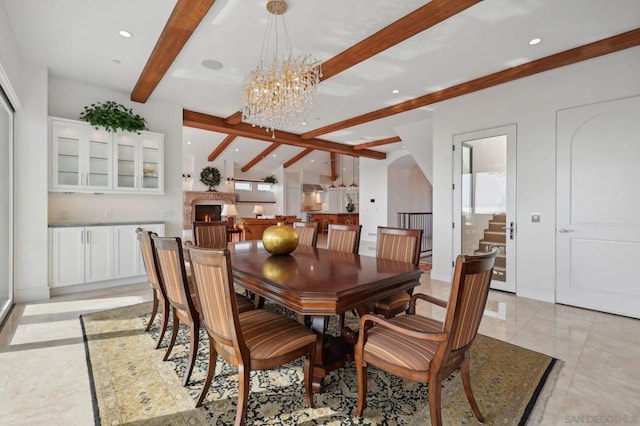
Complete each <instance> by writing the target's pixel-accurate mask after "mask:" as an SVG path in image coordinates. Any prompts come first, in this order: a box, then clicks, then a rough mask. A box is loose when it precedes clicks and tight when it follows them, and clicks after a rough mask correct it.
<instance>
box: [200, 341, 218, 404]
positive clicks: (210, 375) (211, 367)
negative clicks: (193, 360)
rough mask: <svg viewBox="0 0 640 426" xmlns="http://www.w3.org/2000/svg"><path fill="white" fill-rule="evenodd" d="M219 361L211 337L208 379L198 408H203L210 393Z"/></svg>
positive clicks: (201, 393)
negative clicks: (203, 403)
mask: <svg viewBox="0 0 640 426" xmlns="http://www.w3.org/2000/svg"><path fill="white" fill-rule="evenodd" d="M217 359H218V353H217V352H216V349H215V347H214V345H213V339H212V338H211V336H209V368H208V369H207V378H206V379H205V380H204V386H203V387H202V390H201V391H200V396H199V397H198V401H197V402H196V408H198V407H200V406H202V401H204V398H205V397H206V396H207V393H209V386H211V380H212V379H213V376H214V374H215V373H216V361H217Z"/></svg>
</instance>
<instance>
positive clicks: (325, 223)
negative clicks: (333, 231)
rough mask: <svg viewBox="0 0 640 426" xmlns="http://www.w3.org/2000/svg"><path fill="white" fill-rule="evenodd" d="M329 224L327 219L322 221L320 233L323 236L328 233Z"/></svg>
mask: <svg viewBox="0 0 640 426" xmlns="http://www.w3.org/2000/svg"><path fill="white" fill-rule="evenodd" d="M330 224H331V221H330V220H329V219H322V228H321V231H320V232H322V233H323V234H325V233H328V232H329V225H330Z"/></svg>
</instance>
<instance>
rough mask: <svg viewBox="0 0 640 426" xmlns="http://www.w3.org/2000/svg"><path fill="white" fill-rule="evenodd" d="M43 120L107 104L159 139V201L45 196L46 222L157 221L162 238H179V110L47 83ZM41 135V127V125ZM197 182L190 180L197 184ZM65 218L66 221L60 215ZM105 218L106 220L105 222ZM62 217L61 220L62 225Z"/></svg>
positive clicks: (85, 87)
mask: <svg viewBox="0 0 640 426" xmlns="http://www.w3.org/2000/svg"><path fill="white" fill-rule="evenodd" d="M48 99H49V102H48V104H49V115H50V116H55V117H62V118H70V119H78V116H79V115H80V112H81V111H82V110H83V107H84V106H85V105H89V104H91V103H93V102H97V101H99V102H103V101H107V100H113V101H116V102H118V103H121V104H123V105H125V106H127V107H131V108H132V109H133V111H134V112H135V113H136V114H140V115H141V116H143V117H144V118H145V119H146V120H147V127H148V129H149V130H150V131H152V132H158V133H163V134H164V149H165V154H164V158H165V165H164V171H165V181H164V188H165V193H164V195H155V194H153V195H149V194H147V195H129V194H127V195H115V194H104V195H94V194H80V193H75V194H62V193H54V192H52V193H50V194H49V209H48V210H49V215H48V220H49V221H50V222H119V221H137V220H140V221H143V220H144V221H148V220H159V221H163V222H165V223H166V228H165V229H166V234H167V235H174V236H180V235H182V108H181V107H179V106H178V105H175V104H169V103H164V102H157V101H153V100H149V101H147V102H146V103H144V104H141V103H136V102H131V101H130V100H129V93H124V92H117V91H114V90H111V89H107V88H103V87H98V86H93V85H88V84H84V83H79V82H74V81H70V80H65V79H60V78H55V77H51V78H50V79H49V93H48ZM45 129H46V122H45ZM198 177H199V173H198V176H197V177H195V180H197V179H198ZM65 212H66V215H65V214H63V213H65ZM107 212H111V217H110V218H107ZM63 217H66V219H63Z"/></svg>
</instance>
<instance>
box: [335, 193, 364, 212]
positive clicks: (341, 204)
mask: <svg viewBox="0 0 640 426" xmlns="http://www.w3.org/2000/svg"><path fill="white" fill-rule="evenodd" d="M327 192H328V193H329V201H328V211H329V212H331V213H347V203H348V202H349V200H348V198H347V195H348V196H350V197H351V201H352V202H353V203H354V204H355V206H356V211H357V210H358V204H359V203H360V191H359V190H358V189H357V188H336V189H329V190H328V191H327Z"/></svg>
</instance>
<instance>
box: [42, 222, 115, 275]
mask: <svg viewBox="0 0 640 426" xmlns="http://www.w3.org/2000/svg"><path fill="white" fill-rule="evenodd" d="M51 259H52V277H51V286H52V287H62V286H66V285H74V284H82V283H88V282H94V281H104V280H109V279H111V278H113V227H111V226H91V227H72V228H52V229H51Z"/></svg>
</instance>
